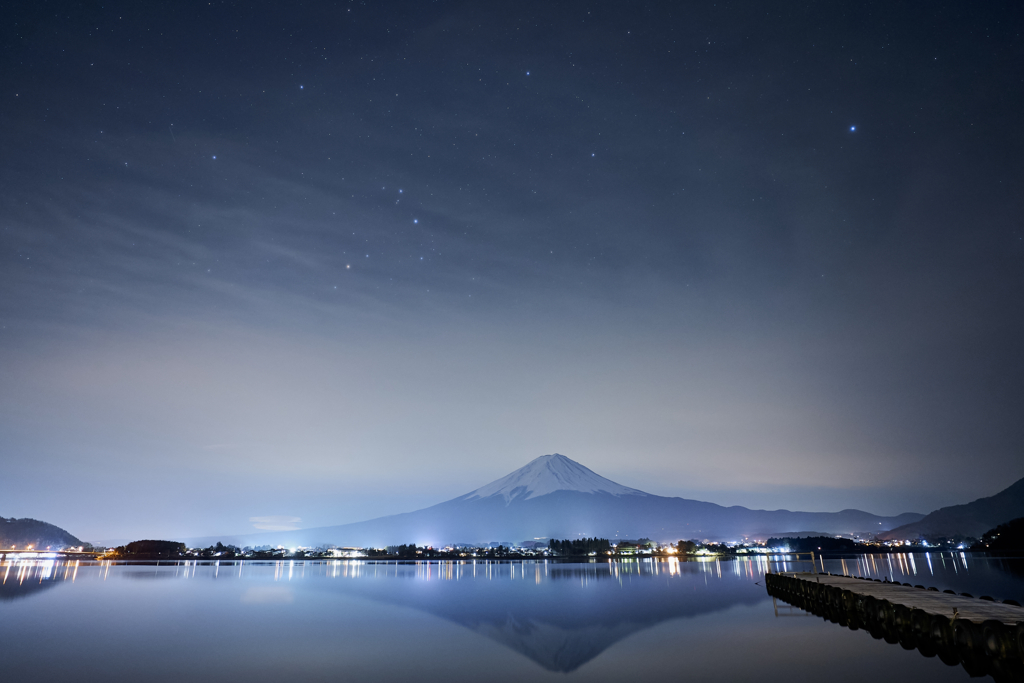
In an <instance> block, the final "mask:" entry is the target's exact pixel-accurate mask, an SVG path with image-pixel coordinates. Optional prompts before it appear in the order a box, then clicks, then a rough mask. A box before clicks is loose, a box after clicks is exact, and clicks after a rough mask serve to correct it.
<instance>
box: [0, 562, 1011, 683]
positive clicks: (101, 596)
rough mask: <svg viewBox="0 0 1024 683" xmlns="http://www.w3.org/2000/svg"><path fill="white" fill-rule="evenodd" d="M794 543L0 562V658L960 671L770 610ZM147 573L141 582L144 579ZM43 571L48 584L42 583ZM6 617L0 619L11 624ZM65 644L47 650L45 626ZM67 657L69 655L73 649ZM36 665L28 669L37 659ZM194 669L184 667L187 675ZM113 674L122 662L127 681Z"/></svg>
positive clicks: (999, 589) (295, 665)
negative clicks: (702, 553)
mask: <svg viewBox="0 0 1024 683" xmlns="http://www.w3.org/2000/svg"><path fill="white" fill-rule="evenodd" d="M818 561H819V563H820V565H821V566H820V567H819V568H821V567H823V568H824V569H825V570H826V571H830V572H832V573H837V574H847V575H851V576H868V577H872V578H883V577H889V578H891V579H892V580H895V581H899V582H901V583H911V584H918V583H922V584H924V585H934V586H936V587H938V588H939V589H940V590H942V589H945V588H953V589H954V590H957V591H958V592H963V591H970V592H972V593H973V594H974V595H979V594H984V593H987V594H991V595H996V596H998V597H1015V598H1018V599H1019V598H1020V597H1022V593H1024V590H1021V587H1022V585H1024V580H1022V578H1021V577H1022V574H1024V572H1021V571H1020V567H1021V564H1020V561H1018V562H1017V564H1014V563H1013V561H1010V560H999V559H993V558H986V557H978V556H971V555H969V554H966V553H955V554H950V553H927V554H916V555H912V554H891V555H861V556H850V557H844V558H824V559H823V560H822V559H820V558H819V560H818ZM769 567H771V569H772V570H773V571H792V570H801V569H803V570H806V569H809V568H810V565H809V564H808V563H806V562H804V563H801V562H797V561H796V558H792V557H782V556H773V557H772V558H770V559H769V558H765V557H764V556H751V557H743V558H739V559H722V558H714V557H707V558H701V559H700V561H681V560H679V559H678V558H668V559H665V560H661V561H659V560H656V559H654V558H636V559H631V560H626V561H619V562H588V563H580V564H562V563H557V562H550V561H537V562H531V561H515V562H500V563H499V562H487V561H481V560H476V561H473V560H464V561H453V562H443V561H412V562H380V561H372V560H352V559H338V560H326V561H318V560H296V561H290V560H285V561H276V562H266V561H258V562H233V561H229V562H206V561H201V562H194V561H188V562H173V563H167V562H162V563H159V564H133V565H117V564H112V563H89V562H79V561H73V562H65V561H61V560H20V561H19V560H17V559H11V558H10V557H8V558H7V559H6V560H5V561H3V562H2V563H0V576H2V577H3V580H2V582H0V643H3V645H2V646H0V648H2V653H0V654H2V655H3V657H2V659H3V662H4V670H5V671H7V672H9V673H10V672H14V673H17V672H18V671H19V668H20V669H23V670H24V672H32V673H33V674H34V675H35V674H39V675H37V678H41V679H43V680H45V679H46V678H47V676H49V677H51V678H58V677H63V676H67V675H72V674H74V675H77V676H79V677H81V678H85V679H89V678H91V677H95V678H103V679H104V680H108V681H110V680H119V679H118V678H117V674H116V673H113V672H112V671H111V669H110V666H109V662H110V661H111V659H112V658H115V659H116V658H117V657H120V656H123V655H124V653H126V652H131V653H132V655H131V656H132V658H133V659H134V660H136V661H137V663H138V664H139V665H140V666H142V667H143V669H144V670H146V671H147V672H148V674H147V678H148V679H150V680H168V681H171V680H180V679H181V678H182V677H185V678H189V679H191V680H221V681H223V680H235V679H240V678H244V679H245V680H263V679H266V680H272V679H274V680H278V679H279V678H280V677H282V676H284V677H287V676H290V675H292V674H294V672H296V671H301V672H302V676H303V678H304V679H305V680H321V679H322V680H336V679H337V678H338V676H337V672H338V670H339V667H340V668H341V669H343V670H344V671H346V672H347V673H348V675H347V676H346V679H347V680H360V679H366V680H375V681H380V680H389V679H392V678H393V679H395V680H399V679H408V678H415V677H419V678H430V677H431V676H437V677H443V678H445V679H446V680H462V679H465V680H477V678H478V675H479V672H480V671H487V672H488V678H489V679H490V680H521V679H522V678H523V677H526V676H529V677H531V678H536V679H541V680H543V679H544V678H545V677H546V676H555V677H558V678H559V679H560V680H561V679H564V678H565V677H567V676H569V677H572V676H580V677H583V676H586V678H587V680H594V679H597V680H621V679H623V678H632V677H635V676H636V675H641V674H649V675H658V676H667V677H671V678H678V677H679V673H680V661H685V663H686V664H685V671H686V672H687V673H689V674H691V675H692V676H693V677H694V678H697V677H700V676H708V677H715V678H717V679H719V680H757V681H764V680H786V681H790V680H791V675H790V674H788V673H787V674H783V673H779V674H778V675H776V674H775V673H773V669H772V667H773V666H774V667H778V669H779V671H780V672H787V671H791V670H792V668H793V667H794V666H800V667H803V666H807V665H814V666H816V667H822V668H823V669H825V668H827V669H828V670H829V671H830V672H833V673H831V674H830V680H851V681H852V680H860V679H861V678H863V677H865V676H869V675H872V672H877V671H878V670H879V667H883V668H884V670H886V671H887V672H890V673H893V674H896V673H899V672H902V675H906V676H909V677H911V678H912V679H916V678H919V677H922V676H924V675H927V676H928V677H929V678H930V679H931V680H936V681H942V680H962V679H963V678H964V672H963V671H962V670H960V669H951V668H949V667H946V666H945V665H942V664H941V663H939V662H937V661H936V660H928V659H924V658H922V657H920V656H914V655H913V653H907V652H905V651H903V650H901V649H900V648H893V647H891V646H888V645H886V644H885V643H882V642H878V641H873V640H871V638H870V637H869V636H867V635H866V634H864V633H863V632H859V633H855V632H850V631H847V630H845V629H842V628H841V627H838V626H835V625H833V624H827V623H821V621H820V620H818V619H816V618H812V619H798V620H792V619H790V620H787V619H777V618H775V613H774V610H773V608H772V603H771V600H770V598H768V596H767V594H766V593H765V591H764V588H763V583H764V582H763V576H764V574H765V571H766V570H767V569H768V568H769ZM151 579H159V580H151ZM54 589H57V590H54ZM15 624H17V626H16V627H15V626H14V625H15ZM58 643H59V646H60V648H61V651H62V652H63V653H64V655H63V656H62V657H60V658H53V657H50V656H48V655H49V653H48V652H47V651H45V649H44V644H49V645H55V644H58ZM69 662H74V665H73V666H72V665H71V664H70V663H69ZM40 667H42V669H40ZM197 672H198V673H197ZM135 679H136V678H133V677H129V676H126V677H125V678H124V680H135Z"/></svg>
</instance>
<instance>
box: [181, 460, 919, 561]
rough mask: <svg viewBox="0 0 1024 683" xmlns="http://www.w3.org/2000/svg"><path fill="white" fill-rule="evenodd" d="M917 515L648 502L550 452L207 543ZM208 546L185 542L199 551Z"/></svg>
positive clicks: (835, 526)
mask: <svg viewBox="0 0 1024 683" xmlns="http://www.w3.org/2000/svg"><path fill="white" fill-rule="evenodd" d="M921 517H922V515H919V514H916V513H906V514H903V515H900V516H898V517H879V516H877V515H872V514H870V513H867V512H862V511H860V510H843V511H841V512H790V511H788V510H775V511H766V510H750V509H747V508H744V507H739V506H733V507H723V506H721V505H715V504H714V503H704V502H701V501H696V500H687V499H685V498H667V497H664V496H655V495H651V494H649V493H644V492H643V491H639V490H637V489H631V488H628V487H626V486H622V485H620V484H617V483H615V482H613V481H611V480H609V479H605V478H604V477H601V476H600V475H598V474H596V473H594V472H592V471H591V470H589V469H587V468H586V467H584V466H583V465H580V464H579V463H577V462H575V461H573V460H570V459H569V458H567V457H565V456H564V455H559V454H557V453H556V454H553V455H545V456H541V457H540V458H537V459H535V460H533V461H531V462H530V463H528V464H527V465H526V466H524V467H522V468H520V469H519V470H516V471H515V472H513V473H512V474H509V475H508V476H506V477H502V478H501V479H498V480H497V481H494V482H492V483H490V484H488V485H486V486H483V487H481V488H478V489H476V490H475V491H472V492H470V493H467V494H466V495H464V496H460V497H458V498H455V499H452V500H449V501H445V502H443V503H438V504H437V505H434V506H431V507H428V508H425V509H423V510H417V511H415V512H407V513H404V514H399V515H390V516H388V517H380V518H377V519H371V520H369V521H366V522H358V523H355V524H345V525H341V526H333V527H322V528H318V529H302V530H298V531H290V532H287V531H283V532H267V533H263V534H251V535H247V536H242V537H235V538H230V539H224V538H222V539H214V540H225V541H229V542H233V543H238V544H241V545H263V544H269V545H276V544H281V545H286V546H290V547H294V546H299V545H301V546H322V545H332V544H333V545H341V546H364V547H367V546H372V547H383V546H385V545H397V544H399V543H410V542H412V543H417V544H419V545H434V546H442V545H446V544H450V543H469V544H479V543H487V542H504V543H509V542H512V543H517V542H521V541H524V540H529V539H544V538H578V537H580V536H587V537H589V536H598V537H603V538H611V539H615V538H638V537H642V536H647V537H650V538H654V539H656V540H664V541H676V540H679V539H692V538H695V539H712V540H732V539H741V538H744V537H753V538H767V537H768V536H771V535H776V536H778V535H783V534H785V533H787V532H794V531H802V530H805V529H816V530H820V531H821V532H823V533H828V534H853V533H859V534H869V533H870V534H873V533H877V532H878V531H880V530H887V529H891V528H893V527H896V526H899V525H901V524H906V523H908V522H912V521H916V520H918V519H920V518H921ZM208 541H209V539H195V540H194V541H190V542H192V543H198V544H200V545H202V544H204V543H205V544H207V545H208V544H209V543H208Z"/></svg>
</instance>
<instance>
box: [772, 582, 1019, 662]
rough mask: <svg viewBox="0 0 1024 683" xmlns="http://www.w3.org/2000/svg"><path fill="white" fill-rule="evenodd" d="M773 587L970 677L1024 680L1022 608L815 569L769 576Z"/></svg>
mask: <svg viewBox="0 0 1024 683" xmlns="http://www.w3.org/2000/svg"><path fill="white" fill-rule="evenodd" d="M765 584H766V586H767V589H768V594H769V595H771V596H772V597H773V598H774V599H781V600H783V601H785V602H787V603H789V604H791V605H793V606H796V607H799V608H800V609H803V610H805V611H807V612H810V613H812V614H817V615H818V616H822V617H824V618H826V619H827V620H829V621H833V622H835V623H838V624H841V625H843V626H846V627H848V628H851V629H854V630H856V629H864V630H866V631H868V632H869V633H871V635H872V636H873V637H875V638H878V639H884V640H885V641H886V642H889V643H899V644H900V645H902V646H903V647H904V648H907V649H913V648H916V649H918V650H919V651H920V652H921V654H923V655H924V656H926V657H934V656H938V657H939V658H940V659H941V660H942V661H943V662H945V663H947V664H950V665H956V664H961V665H962V666H963V667H964V668H965V669H966V670H967V672H968V673H970V674H971V675H972V676H978V675H985V674H988V675H991V676H992V677H994V678H995V679H997V680H1007V681H1010V680H1013V681H1021V680H1024V607H1021V606H1019V605H1016V604H1012V603H1004V602H996V601H995V600H993V599H991V598H987V599H980V598H975V597H972V596H970V595H965V594H960V595H958V594H956V593H953V592H952V591H945V592H940V591H938V590H937V589H935V588H925V587H924V586H916V587H915V586H909V585H905V584H899V583H889V582H881V581H878V580H872V579H866V578H857V577H850V576H832V575H830V574H817V573H813V572H784V573H778V574H768V575H766V576H765Z"/></svg>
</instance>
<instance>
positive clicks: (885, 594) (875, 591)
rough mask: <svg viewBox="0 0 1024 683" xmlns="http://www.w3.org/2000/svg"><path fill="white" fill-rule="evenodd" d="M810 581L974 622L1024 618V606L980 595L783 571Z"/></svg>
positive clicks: (784, 573) (1014, 622) (1004, 621)
mask: <svg viewBox="0 0 1024 683" xmlns="http://www.w3.org/2000/svg"><path fill="white" fill-rule="evenodd" d="M779 573H780V574H781V575H782V576H789V577H792V578H795V579H800V580H802V581H808V582H810V583H820V584H822V585H825V586H835V587H836V588H840V589H842V590H848V591H850V592H852V593H856V594H858V595H863V596H866V597H867V596H870V597H873V598H876V599H879V600H888V601H889V602H891V603H892V604H893V605H904V606H906V607H907V608H909V609H920V610H924V611H925V612H927V613H929V614H934V615H940V616H945V617H949V618H950V619H952V618H953V610H954V609H955V610H956V614H957V616H956V618H957V619H965V620H968V621H971V622H974V623H982V622H984V621H986V620H989V619H993V620H996V621H1001V622H1003V623H1004V624H1006V625H1007V626H1013V625H1015V624H1017V623H1019V622H1024V607H1017V606H1016V605H1007V604H1004V603H1001V602H989V601H988V600H980V599H978V598H968V597H965V596H962V595H950V594H949V593H941V592H936V591H929V590H922V589H920V588H911V587H909V586H903V585H901V584H898V583H879V582H877V581H872V580H869V579H857V578H854V577H852V576H830V575H828V574H814V573H812V572H779Z"/></svg>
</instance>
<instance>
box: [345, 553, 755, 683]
mask: <svg viewBox="0 0 1024 683" xmlns="http://www.w3.org/2000/svg"><path fill="white" fill-rule="evenodd" d="M763 564H764V563H763V560H761V561H760V562H759V561H758V560H736V561H727V562H720V561H710V562H678V561H676V560H672V561H670V562H658V561H652V560H638V561H636V562H613V563H594V564H587V565H560V564H554V563H543V562H523V563H512V564H486V565H485V564H482V563H481V564H477V565H472V564H469V565H460V564H448V565H440V566H439V565H412V566H402V565H364V566H362V567H357V568H354V569H355V570H356V573H355V574H354V575H353V578H355V577H359V578H363V579H378V580H364V581H360V582H357V584H352V583H342V584H341V587H344V588H345V589H349V590H354V591H358V593H359V594H360V595H361V596H363V597H368V598H371V599H373V600H378V601H380V602H386V603H391V604H395V605H402V606H405V607H412V608H414V609H417V610H421V611H423V612H428V613H430V614H432V615H434V616H437V617H441V618H443V619H447V620H448V621H451V622H454V623H456V624H459V625H460V626H464V627H466V628H468V629H470V630H472V631H475V632H476V633H479V634H480V635H483V636H486V637H487V638H490V639H492V640H494V641H497V642H498V643H501V644H502V645H505V646H506V647H509V648H511V649H513V650H515V651H516V652H519V653H521V654H523V655H525V656H526V657H529V658H530V659H532V660H533V661H535V662H537V663H538V664H540V665H541V666H543V667H544V668H546V669H549V670H551V671H562V672H568V671H574V670H575V669H578V668H579V667H580V666H582V665H583V664H585V663H586V662H588V661H590V660H591V659H593V658H594V657H596V656H597V655H599V654H600V653H601V652H603V651H604V650H606V649H607V648H609V647H610V646H611V645H613V644H614V643H616V642H618V641H620V640H622V639H623V638H625V637H627V636H629V635H631V634H633V633H636V632H637V631H641V630H643V629H647V628H650V627H652V626H654V625H656V624H658V623H661V622H663V621H667V620H669V619H677V618H685V617H694V616H698V615H702V614H708V613H711V612H718V611H722V610H725V609H728V608H730V607H733V606H736V605H753V604H756V603H758V602H762V601H764V600H765V599H766V596H765V593H764V589H763V588H761V587H759V586H757V585H755V584H754V581H755V580H756V577H757V576H759V575H761V574H763V570H764V566H763ZM432 572H433V574H432ZM723 574H724V576H723ZM389 577H390V578H398V579H401V578H406V579H409V578H419V579H430V578H433V579H441V580H435V581H422V580H421V581H401V580H399V581H382V580H379V579H381V578H389ZM467 583H468V584H469V585H468V586H467ZM666 589H668V590H666Z"/></svg>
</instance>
